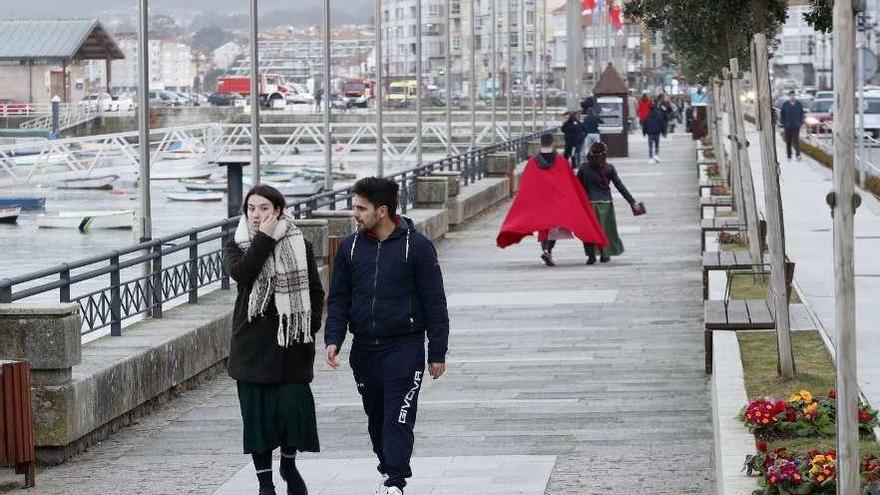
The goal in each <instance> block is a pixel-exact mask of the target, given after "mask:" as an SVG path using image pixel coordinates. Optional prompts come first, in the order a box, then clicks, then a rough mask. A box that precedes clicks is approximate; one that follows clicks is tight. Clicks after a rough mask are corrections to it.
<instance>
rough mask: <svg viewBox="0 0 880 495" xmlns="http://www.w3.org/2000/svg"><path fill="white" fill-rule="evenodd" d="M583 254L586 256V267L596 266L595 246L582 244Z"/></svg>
mask: <svg viewBox="0 0 880 495" xmlns="http://www.w3.org/2000/svg"><path fill="white" fill-rule="evenodd" d="M584 253H586V255H587V265H594V264H596V245H595V244H586V243H585V244H584Z"/></svg>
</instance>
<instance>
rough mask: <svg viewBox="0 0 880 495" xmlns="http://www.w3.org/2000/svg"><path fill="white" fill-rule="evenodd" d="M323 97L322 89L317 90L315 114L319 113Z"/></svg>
mask: <svg viewBox="0 0 880 495" xmlns="http://www.w3.org/2000/svg"><path fill="white" fill-rule="evenodd" d="M323 96H324V90H323V89H319V90H317V91H315V111H316V112H320V111H321V98H323Z"/></svg>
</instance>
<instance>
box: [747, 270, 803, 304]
mask: <svg viewBox="0 0 880 495" xmlns="http://www.w3.org/2000/svg"><path fill="white" fill-rule="evenodd" d="M769 283H770V276H769V275H767V274H759V275H755V274H751V273H748V272H743V273H733V274H731V282H730V298H731V299H764V298H766V297H767V290H768V285H769ZM790 302H791V303H792V304H800V302H801V299H800V298H799V297H798V295H797V292H795V291H792V292H791V301H790Z"/></svg>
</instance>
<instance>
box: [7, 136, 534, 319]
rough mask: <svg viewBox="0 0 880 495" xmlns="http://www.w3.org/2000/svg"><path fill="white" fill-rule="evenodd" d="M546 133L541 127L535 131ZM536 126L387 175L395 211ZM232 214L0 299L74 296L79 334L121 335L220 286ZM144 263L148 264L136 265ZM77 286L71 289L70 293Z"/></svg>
mask: <svg viewBox="0 0 880 495" xmlns="http://www.w3.org/2000/svg"><path fill="white" fill-rule="evenodd" d="M542 132H547V130H545V131H542ZM539 135H540V133H534V134H528V135H524V136H522V137H520V138H517V139H513V140H509V141H505V142H502V143H499V144H495V145H490V146H486V147H482V148H477V149H474V150H471V151H467V152H465V153H461V154H458V155H454V156H450V157H446V158H443V159H440V160H436V161H433V162H430V163H426V164H422V165H418V166H416V167H413V168H411V169H408V170H405V171H402V172H398V173H396V174H394V175H390V176H388V178H389V179H392V180H394V181H396V182H397V183H398V184H399V185H400V207H401V213H404V214H405V213H406V212H407V210H408V209H409V208H410V207H411V206H412V205H413V204H415V203H417V202H418V197H417V195H418V188H417V187H416V181H417V180H418V178H419V177H424V176H426V175H429V174H431V173H433V172H437V171H458V172H460V173H461V177H460V181H461V183H462V185H463V186H468V185H470V184H473V183H474V182H475V181H477V180H479V179H481V178H483V176H484V175H485V173H486V163H487V160H488V156H489V155H490V154H491V153H495V152H501V151H509V152H514V153H516V156H517V158H518V159H519V160H522V159H524V158H525V157H526V151H527V145H528V142H529V141H530V140H532V139H535V138H536V137H537V136H539ZM353 197H354V193H353V192H352V188H351V187H345V188H341V189H337V190H334V191H329V192H325V193H321V194H318V195H315V196H312V197H309V198H306V199H303V200H301V201H298V202H295V203H293V204H291V205H289V207H288V208H289V212H290V213H291V214H292V215H293V216H294V217H295V218H297V219H303V218H309V217H311V216H312V215H313V213H314V212H315V211H317V210H319V209H329V210H336V209H350V208H351V206H352V198H353ZM237 222H238V217H235V218H229V219H224V220H220V221H217V222H214V223H210V224H207V225H202V226H200V227H195V228H192V229H189V230H186V231H183V232H178V233H175V234H171V235H168V236H165V237H162V238H157V239H153V240H150V241H147V242H143V243H140V244H137V245H133V246H129V247H127V248H124V249H118V250H115V251H111V252H109V253H105V254H102V255H98V256H93V257H91V258H85V259H81V260H77V261H73V262H69V263H63V264H61V265H58V266H55V267H52V268H48V269H45V270H40V271H37V272H33V273H28V274H25V275H21V276H17V277H13V278H7V279H3V280H0V303H12V302H16V301H21V300H24V299H28V298H33V297H35V296H41V295H43V296H45V295H46V294H51V293H52V292H55V291H57V293H58V301H59V302H62V303H65V302H70V303H76V304H78V305H79V307H80V310H81V312H82V315H83V325H82V334H83V335H86V334H89V333H91V332H94V331H97V330H100V329H104V328H106V327H110V334H111V335H121V334H122V326H123V323H125V322H127V321H131V320H132V319H133V318H135V317H137V316H140V315H143V316H145V317H152V318H161V317H162V311H163V309H164V308H166V307H167V306H168V305H169V304H170V303H177V302H182V298H183V297H184V296H185V297H186V298H187V299H186V302H188V303H197V302H198V299H199V290H200V289H203V288H206V287H208V286H213V285H216V284H218V283H219V284H220V288H221V289H228V288H229V287H230V283H229V272H228V269H227V265H226V260H225V255H224V251H223V245H224V242H225V241H227V240H228V239H229V238H230V236H231V233H232V232H234V230H235V228H236V226H237ZM144 266H148V267H149V269H148V270H144ZM74 289H78V293H77V294H73V292H74Z"/></svg>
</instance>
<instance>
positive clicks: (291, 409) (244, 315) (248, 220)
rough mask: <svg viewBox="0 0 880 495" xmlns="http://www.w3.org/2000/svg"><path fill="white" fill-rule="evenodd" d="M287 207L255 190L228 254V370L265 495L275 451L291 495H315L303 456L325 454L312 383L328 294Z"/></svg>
mask: <svg viewBox="0 0 880 495" xmlns="http://www.w3.org/2000/svg"><path fill="white" fill-rule="evenodd" d="M284 207H285V201H284V196H283V195H282V194H281V193H280V192H278V190H277V189H275V188H272V187H269V186H266V185H259V186H255V187H254V188H252V189H251V190H250V191H249V192H248V193H247V195H246V196H245V201H244V205H243V206H242V216H241V220H240V221H239V223H238V228H237V229H236V231H235V237H234V240H233V241H232V242H230V243H229V244H228V245H227V246H226V254H227V258H228V260H229V273H230V275H231V276H232V278H233V279H234V280H235V281H236V282H237V284H238V296H237V298H236V300H235V310H234V313H233V326H232V342H231V346H230V352H229V365H228V370H229V376H231V377H232V378H234V379H235V380H236V382H237V388H238V399H239V404H240V406H241V417H242V420H243V423H244V452H245V453H246V454H251V456H252V457H253V461H254V468H255V469H256V473H257V480H258V481H259V485H260V488H259V495H275V486H274V484H273V482H272V451H273V450H275V449H276V448H279V447H280V448H281V478H282V479H284V480H285V481H286V482H287V494H288V495H307V494H308V490H307V489H306V485H305V482H304V481H303V478H302V476H300V473H299V471H298V470H297V468H296V453H297V452H318V451H319V445H318V428H317V422H316V419H315V400H314V397H313V396H312V391H311V388H310V387H309V383H311V381H312V378H313V371H312V367H313V365H314V361H315V342H314V336H315V333H316V332H317V331H318V329H319V328H320V327H321V316H322V315H321V313H322V311H323V307H324V289H323V288H322V286H321V279H320V276H319V275H318V267H317V264H316V263H315V257H314V254H313V251H312V246H311V244H310V243H309V242H308V241H306V240H305V238H304V237H303V234H302V232H301V231H300V230H299V229H298V228H297V227H296V226H295V225H294V223H293V217H291V216H290V215H289V214H287V213H286V212H285V211H284Z"/></svg>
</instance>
